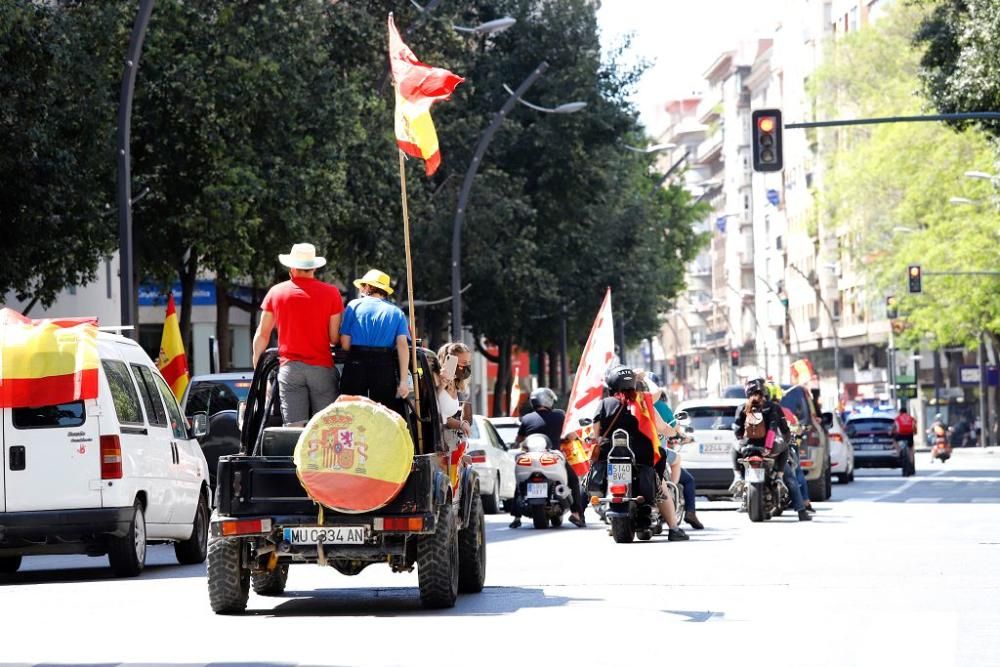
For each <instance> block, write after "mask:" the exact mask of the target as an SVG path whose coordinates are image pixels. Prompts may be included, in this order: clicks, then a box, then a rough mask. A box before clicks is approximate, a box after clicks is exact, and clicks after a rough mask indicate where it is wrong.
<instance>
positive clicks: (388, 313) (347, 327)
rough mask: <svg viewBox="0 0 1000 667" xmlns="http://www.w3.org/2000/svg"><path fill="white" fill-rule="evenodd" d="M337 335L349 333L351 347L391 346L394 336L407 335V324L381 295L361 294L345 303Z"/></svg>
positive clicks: (393, 306) (394, 307)
mask: <svg viewBox="0 0 1000 667" xmlns="http://www.w3.org/2000/svg"><path fill="white" fill-rule="evenodd" d="M340 335H341V336H350V337H351V346H352V347H353V346H355V345H360V346H362V347H384V348H392V347H395V346H396V338H397V337H398V336H406V338H407V339H409V338H410V328H409V326H407V324H406V316H405V315H403V311H402V310H400V309H399V308H398V307H397V306H395V305H393V304H391V303H389V302H388V301H386V300H385V299H379V298H378V297H374V296H364V297H361V298H360V299H355V300H354V301H351V302H350V303H349V304H347V309H346V310H345V311H344V319H343V321H342V322H341V324H340Z"/></svg>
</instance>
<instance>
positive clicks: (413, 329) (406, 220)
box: [397, 151, 424, 454]
mask: <svg viewBox="0 0 1000 667" xmlns="http://www.w3.org/2000/svg"><path fill="white" fill-rule="evenodd" d="M397 152H398V153H399V191H400V196H401V198H402V201H403V246H404V248H405V249H406V302H407V308H408V310H409V311H410V363H411V364H412V366H413V399H414V403H415V404H416V407H417V451H418V452H420V453H421V454H423V453H424V429H423V419H422V417H423V412H422V411H421V409H420V373H419V366H417V321H416V319H415V315H414V311H413V257H412V255H411V254H410V211H409V206H408V204H407V201H406V165H405V160H404V157H403V151H397Z"/></svg>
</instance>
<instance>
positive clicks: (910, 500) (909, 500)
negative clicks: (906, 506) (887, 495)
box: [903, 498, 942, 503]
mask: <svg viewBox="0 0 1000 667" xmlns="http://www.w3.org/2000/svg"><path fill="white" fill-rule="evenodd" d="M941 500H942V498H907V499H906V500H904V501H903V502H904V503H939V502H941Z"/></svg>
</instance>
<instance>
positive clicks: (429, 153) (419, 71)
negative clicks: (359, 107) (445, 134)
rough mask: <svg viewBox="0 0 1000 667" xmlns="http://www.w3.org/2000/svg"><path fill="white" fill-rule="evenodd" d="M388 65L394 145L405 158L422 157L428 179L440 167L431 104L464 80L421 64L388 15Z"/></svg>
mask: <svg viewBox="0 0 1000 667" xmlns="http://www.w3.org/2000/svg"><path fill="white" fill-rule="evenodd" d="M389 63H390V64H391V65H392V79H393V82H394V83H395V87H396V143H397V144H399V149H400V150H401V151H403V152H404V153H406V154H407V155H412V156H413V157H418V158H422V159H423V160H424V163H425V164H424V169H425V170H426V172H427V175H428V176H430V175H431V174H433V173H434V172H435V171H437V168H438V166H439V165H440V164H441V151H440V150H439V149H438V138H437V132H436V131H435V130H434V122H433V121H432V120H431V105H432V104H433V103H434V102H437V101H438V100H444V99H448V97H449V96H450V95H451V93H452V91H453V90H455V86H457V85H458V84H460V83H462V82H463V81H464V80H465V79H463V78H462V77H460V76H458V75H457V74H452V73H451V72H449V71H448V70H446V69H441V68H440V67H431V66H430V65H425V64H423V63H422V62H420V61H419V60H417V57H416V56H415V55H413V51H411V50H410V47H408V46H407V45H406V44H404V43H403V39H402V38H401V37H400V36H399V31H398V30H396V24H395V23H394V22H393V20H392V14H389Z"/></svg>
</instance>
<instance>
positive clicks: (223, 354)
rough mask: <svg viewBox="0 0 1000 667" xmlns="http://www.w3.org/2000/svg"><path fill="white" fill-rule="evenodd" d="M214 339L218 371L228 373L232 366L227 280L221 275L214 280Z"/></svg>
mask: <svg viewBox="0 0 1000 667" xmlns="http://www.w3.org/2000/svg"><path fill="white" fill-rule="evenodd" d="M215 338H216V340H218V341H219V371H222V372H225V371H228V370H229V369H230V368H232V365H233V359H232V354H231V353H230V350H231V348H232V340H230V339H231V336H230V333H229V279H228V278H226V276H224V275H222V274H219V275H218V276H216V278H215Z"/></svg>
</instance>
